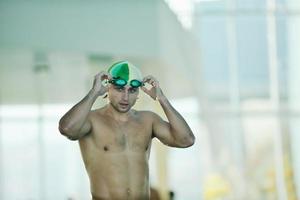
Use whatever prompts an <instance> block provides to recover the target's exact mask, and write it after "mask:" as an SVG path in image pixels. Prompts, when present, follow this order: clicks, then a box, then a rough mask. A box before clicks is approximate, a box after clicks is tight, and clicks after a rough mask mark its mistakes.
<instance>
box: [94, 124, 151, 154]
mask: <svg viewBox="0 0 300 200" xmlns="http://www.w3.org/2000/svg"><path fill="white" fill-rule="evenodd" d="M151 134H152V129H151V126H149V125H148V124H146V123H142V122H140V121H129V122H125V123H118V122H114V121H109V122H108V121H106V122H105V123H102V124H95V125H93V130H92V135H91V136H92V139H93V141H94V144H95V145H96V146H97V148H98V149H99V150H101V151H104V152H107V153H108V152H120V151H134V152H145V151H147V150H148V148H149V144H150V142H151Z"/></svg>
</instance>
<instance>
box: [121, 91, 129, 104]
mask: <svg viewBox="0 0 300 200" xmlns="http://www.w3.org/2000/svg"><path fill="white" fill-rule="evenodd" d="M128 98H129V93H128V90H127V89H125V90H124V92H123V95H122V99H123V100H125V101H128Z"/></svg>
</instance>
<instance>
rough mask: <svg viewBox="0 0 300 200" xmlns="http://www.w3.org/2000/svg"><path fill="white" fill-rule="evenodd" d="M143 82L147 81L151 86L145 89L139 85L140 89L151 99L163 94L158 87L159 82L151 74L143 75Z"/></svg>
mask: <svg viewBox="0 0 300 200" xmlns="http://www.w3.org/2000/svg"><path fill="white" fill-rule="evenodd" d="M143 83H147V84H149V85H151V86H152V87H151V88H150V89H147V88H146V87H145V86H142V87H141V89H142V90H143V91H144V92H145V93H146V94H148V95H149V96H150V97H151V98H152V99H154V100H156V99H157V100H158V99H160V98H161V97H162V96H163V93H162V91H161V89H160V87H159V82H158V81H157V80H156V78H154V77H153V76H151V75H149V76H145V77H144V79H143Z"/></svg>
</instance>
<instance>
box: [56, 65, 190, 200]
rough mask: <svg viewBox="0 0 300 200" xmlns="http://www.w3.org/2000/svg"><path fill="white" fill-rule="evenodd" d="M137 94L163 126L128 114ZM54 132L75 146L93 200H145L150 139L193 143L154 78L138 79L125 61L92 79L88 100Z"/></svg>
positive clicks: (144, 114)
mask: <svg viewBox="0 0 300 200" xmlns="http://www.w3.org/2000/svg"><path fill="white" fill-rule="evenodd" d="M146 85H149V87H146ZM140 89H141V90H142V91H143V92H145V93H146V94H147V95H149V96H150V97H151V98H152V99H153V100H157V101H158V102H159V104H160V106H161V107H162V109H163V110H164V113H165V115H166V117H167V121H164V120H163V119H162V118H161V117H160V116H159V115H157V114H156V113H154V112H151V111H142V110H141V111H138V110H135V109H132V106H133V105H134V104H135V102H136V100H137V98H138V95H139V92H140ZM101 96H102V97H103V96H107V98H108V103H107V104H106V105H105V106H103V107H101V108H98V109H95V110H91V108H92V105H93V104H94V102H95V100H96V99H97V98H98V97H101ZM59 131H60V133H61V134H62V135H64V136H66V137H67V138H69V139H70V140H78V142H79V146H80V150H81V155H82V159H83V162H84V164H85V168H86V171H87V174H88V176H89V180H90V189H91V195H92V199H93V200H100V199H105V200H123V199H124V200H125V199H127V200H128V199H130V200H149V198H150V183H149V164H148V160H149V154H150V149H151V141H152V139H153V138H157V139H158V140H160V141H161V142H162V143H164V144H165V145H168V146H171V147H178V148H186V147H190V146H192V145H193V144H194V141H195V137H194V135H193V133H192V131H191V129H190V127H189V126H188V124H187V123H186V121H185V120H184V118H183V117H182V116H181V115H180V114H179V113H178V112H177V111H176V110H175V109H174V108H173V107H172V105H171V104H170V102H169V100H168V99H167V97H166V96H165V95H164V93H163V92H162V89H161V88H160V85H159V82H158V81H157V80H156V78H155V77H153V76H151V75H149V76H146V77H142V74H141V72H140V70H139V69H138V68H137V67H135V66H134V65H132V64H131V63H129V62H128V61H121V62H118V63H115V64H113V65H112V66H111V67H110V68H109V69H108V71H107V72H105V71H102V72H100V73H98V74H97V75H95V77H94V81H93V86H92V88H91V89H90V91H89V92H88V94H87V95H86V96H85V97H84V98H83V99H82V100H81V101H80V102H78V103H77V104H76V105H75V106H73V107H72V108H71V109H70V110H69V111H68V112H67V113H66V114H65V115H64V116H63V117H62V118H61V119H60V121H59Z"/></svg>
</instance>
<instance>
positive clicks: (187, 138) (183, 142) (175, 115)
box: [142, 76, 195, 148]
mask: <svg viewBox="0 0 300 200" xmlns="http://www.w3.org/2000/svg"><path fill="white" fill-rule="evenodd" d="M144 82H147V83H149V84H150V85H152V88H151V89H150V90H148V89H147V88H145V87H142V90H143V91H144V92H145V93H147V94H148V95H149V96H150V97H152V98H153V99H156V100H158V101H159V103H160V105H161V107H162V109H163V110H164V112H165V114H166V117H167V119H168V122H166V121H164V120H163V119H162V118H161V117H159V116H158V115H157V114H154V113H153V123H152V129H153V134H154V136H155V137H157V138H158V139H159V140H160V141H162V142H163V143H164V144H166V145H169V146H173V147H181V148H184V147H189V146H192V145H193V144H194V142H195V136H194V134H193V132H192V130H191V129H190V127H189V125H188V124H187V123H186V121H185V120H184V118H183V117H182V116H181V115H180V113H179V112H178V111H177V110H176V109H175V108H174V107H173V106H172V105H171V103H170V102H169V100H168V99H167V98H166V96H165V95H164V94H163V92H162V90H161V89H160V87H159V82H158V81H157V80H156V79H155V78H154V77H152V76H147V77H145V78H144Z"/></svg>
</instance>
